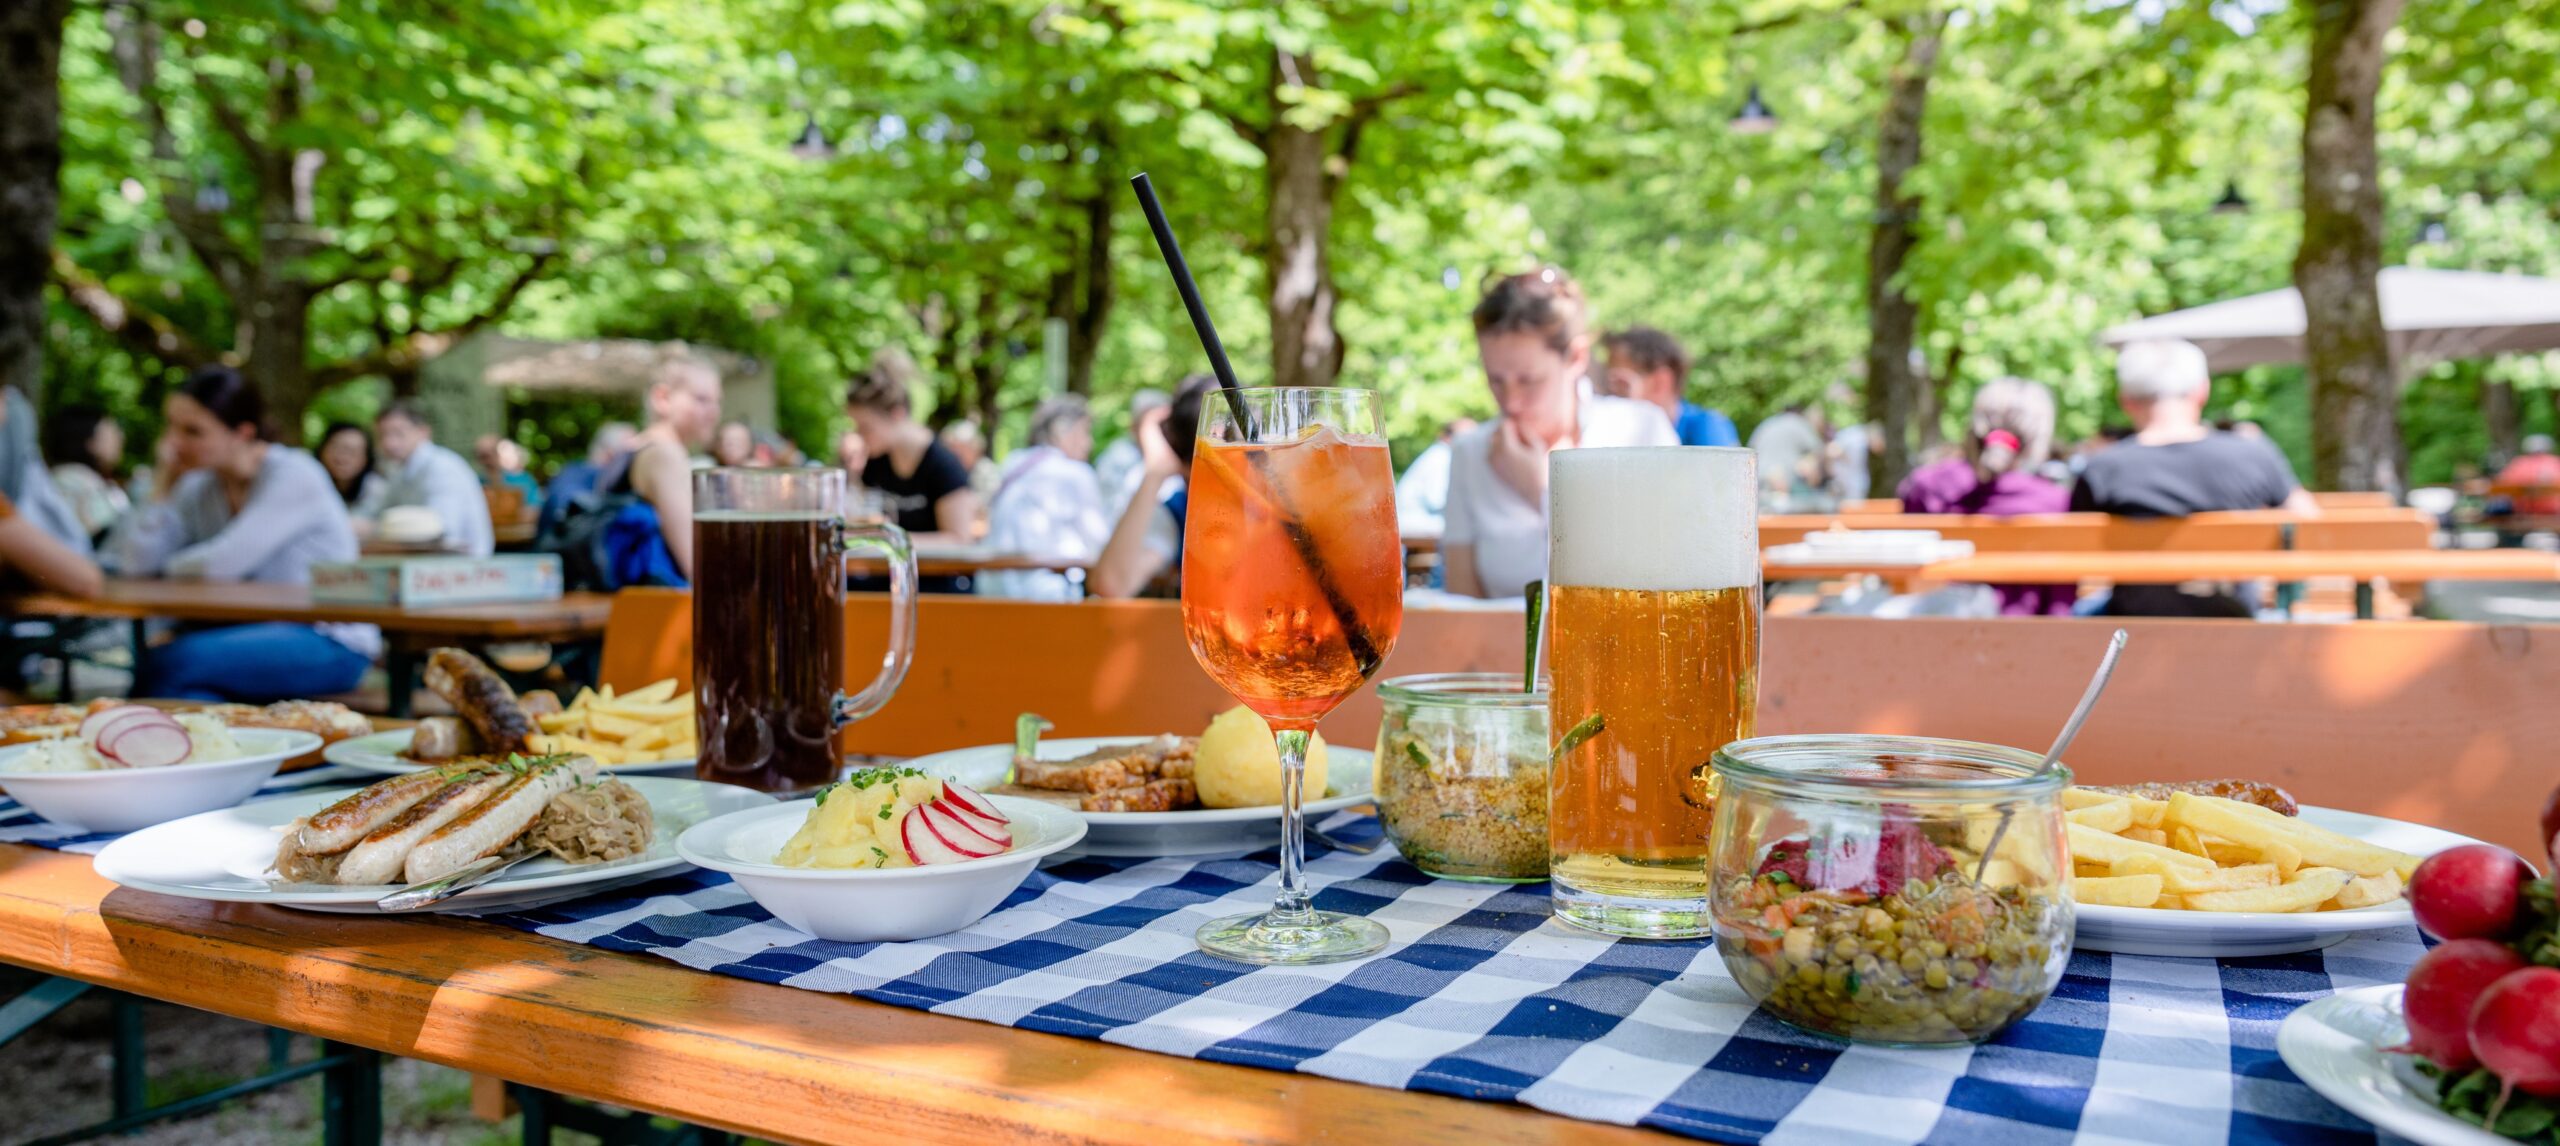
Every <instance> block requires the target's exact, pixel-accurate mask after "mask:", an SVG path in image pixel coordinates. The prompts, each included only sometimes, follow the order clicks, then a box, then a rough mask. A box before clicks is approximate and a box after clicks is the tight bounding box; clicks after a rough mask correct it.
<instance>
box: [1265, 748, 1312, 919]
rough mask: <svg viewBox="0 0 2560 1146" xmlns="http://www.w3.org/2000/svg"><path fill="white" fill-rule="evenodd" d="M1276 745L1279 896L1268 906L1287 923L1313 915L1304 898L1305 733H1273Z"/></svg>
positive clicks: (1273, 913) (1305, 897) (1305, 855)
mask: <svg viewBox="0 0 2560 1146" xmlns="http://www.w3.org/2000/svg"><path fill="white" fill-rule="evenodd" d="M1271 739H1272V741H1273V742H1274V743H1276V744H1278V745H1279V748H1280V895H1279V898H1278V899H1277V900H1276V901H1275V902H1273V903H1272V905H1271V916H1272V921H1273V922H1275V923H1281V924H1289V923H1295V922H1301V921H1304V920H1306V919H1307V918H1308V917H1310V916H1312V915H1314V914H1315V909H1314V908H1313V907H1311V906H1309V904H1308V899H1307V875H1306V870H1305V868H1306V862H1307V833H1306V812H1305V796H1306V793H1305V788H1306V778H1307V734H1306V733H1304V732H1274V733H1272V734H1271Z"/></svg>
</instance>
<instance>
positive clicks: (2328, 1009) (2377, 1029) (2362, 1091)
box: [2276, 983, 2512, 1146]
mask: <svg viewBox="0 0 2560 1146" xmlns="http://www.w3.org/2000/svg"><path fill="white" fill-rule="evenodd" d="M2400 991H2401V987H2400V984H2397V983H2385V984H2383V985H2381V986H2376V987H2359V988H2357V989H2355V990H2352V991H2340V992H2338V993H2337V994H2334V995H2329V996H2326V997H2323V998H2318V999H2313V1000H2312V1001H2310V1002H2308V1003H2305V1004H2303V1005H2301V1006H2299V1007H2296V1008H2294V1011H2293V1013H2292V1014H2290V1015H2286V1016H2285V1019H2284V1022H2283V1024H2282V1025H2280V1026H2278V1027H2277V1028H2276V1054H2277V1055H2278V1056H2280V1057H2282V1058H2283V1059H2284V1065H2285V1066H2286V1067H2287V1068H2289V1069H2291V1070H2292V1071H2293V1073H2294V1074H2296V1075H2298V1076H2300V1077H2301V1079H2302V1081H2303V1082H2304V1083H2305V1084H2307V1085H2309V1086H2310V1087H2311V1089H2313V1090H2315V1091H2318V1092H2319V1093H2320V1097H2322V1098H2326V1099H2328V1100H2329V1101H2331V1102H2334V1103H2337V1104H2338V1105H2340V1106H2342V1107H2345V1108H2346V1109H2347V1112H2348V1113H2350V1114H2353V1115H2355V1116H2356V1117H2358V1118H2362V1119H2364V1120H2365V1121H2367V1122H2370V1123H2373V1124H2374V1126H2376V1127H2378V1128H2380V1129H2382V1130H2387V1131H2389V1132H2391V1133H2392V1134H2396V1135H2398V1136H2400V1137H2402V1138H2406V1139H2408V1140H2410V1141H2412V1142H2419V1143H2424V1144H2425V1146H2512V1140H2510V1139H2507V1138H2503V1137H2500V1136H2498V1135H2496V1134H2492V1133H2490V1132H2489V1131H2487V1130H2484V1129H2482V1128H2480V1127H2478V1126H2474V1125H2472V1124H2470V1123H2468V1122H2464V1121H2463V1120H2461V1119H2459V1118H2456V1117H2454V1116H2452V1115H2450V1114H2447V1113H2445V1112H2444V1111H2443V1110H2441V1109H2438V1108H2437V1106H2436V1103H2435V1093H2436V1084H2435V1080H2433V1079H2430V1078H2428V1077H2427V1076H2425V1075H2423V1074H2420V1073H2418V1068H2417V1064H2416V1060H2415V1059H2414V1058H2412V1057H2411V1056H2409V1055H2406V1054H2394V1053H2392V1052H2390V1051H2388V1050H2385V1049H2383V1048H2385V1047H2394V1046H2399V1045H2401V1044H2402V1043H2405V1042H2407V1041H2409V1028H2408V1027H2407V1026H2406V1025H2404V1024H2403V1023H2402V1022H2401V1019H2400Z"/></svg>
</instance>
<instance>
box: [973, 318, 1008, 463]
mask: <svg viewBox="0 0 2560 1146" xmlns="http://www.w3.org/2000/svg"><path fill="white" fill-rule="evenodd" d="M1000 306H1001V300H1000V299H998V298H997V297H996V292H995V291H994V290H993V289H991V288H981V289H980V290H979V292H978V317H977V321H976V323H975V324H974V325H975V326H976V328H977V330H976V333H975V334H974V335H972V336H971V338H970V354H969V396H970V401H971V410H972V412H971V414H970V416H971V417H973V418H976V419H977V420H978V431H979V433H980V434H981V435H982V436H983V437H984V438H985V440H987V441H988V442H993V441H995V436H996V422H997V420H998V419H1000V418H1002V417H1003V416H1004V368H1005V360H1006V359H1007V358H1008V357H1009V356H1010V355H1011V353H1012V352H1011V350H1010V349H1008V347H1007V345H1006V339H1005V332H1004V330H1003V326H1004V324H1003V321H1002V320H1001V319H999V318H998V317H997V313H998V310H999V307H1000Z"/></svg>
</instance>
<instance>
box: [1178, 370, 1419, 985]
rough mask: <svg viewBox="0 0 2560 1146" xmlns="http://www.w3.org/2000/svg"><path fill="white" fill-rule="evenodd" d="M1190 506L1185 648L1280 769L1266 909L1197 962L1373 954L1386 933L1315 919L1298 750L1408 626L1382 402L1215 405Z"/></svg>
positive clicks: (1204, 416)
mask: <svg viewBox="0 0 2560 1146" xmlns="http://www.w3.org/2000/svg"><path fill="white" fill-rule="evenodd" d="M1185 496H1186V497H1187V499H1188V507H1187V512H1186V515H1185V522H1184V527H1183V542H1182V628H1183V633H1184V635H1185V636H1187V637H1188V638H1189V639H1190V641H1191V655H1192V656H1194V657H1195V658H1197V659H1198V660H1199V662H1200V667H1201V668H1202V669H1204V670H1206V671H1207V672H1208V674H1209V676H1210V677H1211V678H1212V679H1214V680H1216V681H1217V682H1218V684H1219V685H1220V686H1221V687H1223V688H1225V689H1226V690H1227V692H1228V693H1230V694H1232V695H1233V696H1234V697H1235V698H1236V700H1237V701H1239V702H1241V703H1242V704H1243V705H1244V706H1245V707H1246V708H1249V709H1252V710H1253V711H1254V712H1255V713H1257V714H1259V715H1261V717H1262V719H1263V720H1264V721H1266V722H1268V723H1269V724H1270V725H1271V734H1272V738H1273V739H1274V740H1275V741H1276V742H1277V743H1278V747H1279V752H1280V768H1281V805H1280V806H1281V813H1280V816H1281V820H1280V887H1279V894H1278V898H1277V902H1276V903H1274V904H1273V905H1272V908H1271V910H1270V911H1267V912H1257V913H1255V914H1251V915H1238V916H1232V917H1229V918H1225V919H1218V920H1213V921H1211V922H1210V923H1209V924H1207V925H1206V926H1204V927H1202V928H1201V929H1200V932H1199V935H1198V938H1199V941H1200V949H1201V950H1203V951H1206V952H1208V953H1210V954H1212V955H1217V956H1221V957H1224V958H1228V959H1234V960H1238V961H1240V962H1245V963H1331V962H1335V961H1338V960H1342V959H1356V958H1358V957H1360V956H1363V955H1367V954H1370V953H1372V952H1375V951H1377V950H1378V949H1380V948H1382V947H1384V946H1386V943H1387V929H1386V928H1385V927H1383V926H1381V925H1380V924H1378V923H1377V922H1376V921H1374V920H1371V919H1369V918H1367V917H1365V916H1357V915H1342V914H1338V913H1334V912H1326V911H1318V910H1316V909H1315V906H1314V903H1313V898H1312V896H1311V895H1310V893H1309V892H1308V889H1307V886H1306V874H1305V871H1304V870H1303V869H1304V863H1305V858H1306V842H1305V826H1304V824H1303V822H1302V820H1303V813H1302V811H1301V809H1302V807H1303V805H1304V800H1305V792H1304V790H1303V789H1304V784H1305V777H1306V753H1307V737H1308V735H1309V734H1310V733H1312V732H1314V731H1315V727H1316V721H1318V720H1319V719H1322V718H1323V716H1324V715H1325V714H1326V713H1328V712H1331V711H1333V709H1334V706H1336V705H1339V704H1341V703H1342V701H1343V699H1344V698H1345V697H1348V696H1350V695H1351V694H1352V693H1354V692H1357V691H1359V689H1360V686H1362V685H1364V684H1366V683H1368V681H1369V678H1370V677H1372V676H1375V675H1376V674H1377V671H1378V666H1379V665H1381V664H1383V663H1384V662H1385V661H1386V659H1387V652H1388V650H1390V649H1392V648H1393V647H1394V646H1395V641H1396V631H1397V629H1398V628H1399V627H1401V626H1402V625H1403V623H1404V552H1403V545H1402V541H1401V539H1400V537H1399V536H1398V534H1397V532H1396V499H1395V470H1394V467H1393V466H1392V465H1391V464H1390V463H1389V461H1388V460H1387V441H1386V438H1385V437H1384V436H1382V434H1381V433H1380V431H1379V418H1378V394H1377V392H1376V391H1374V390H1347V389H1331V388H1312V387H1309V388H1297V387H1268V388H1257V389H1250V390H1244V389H1235V390H1223V391H1219V392H1217V393H1213V394H1211V395H1210V396H1209V397H1208V398H1207V400H1206V401H1204V402H1202V403H1201V408H1200V439H1199V445H1198V447H1197V448H1196V449H1195V450H1194V451H1193V452H1192V458H1191V483H1190V486H1189V488H1188V491H1187V493H1186V495H1185Z"/></svg>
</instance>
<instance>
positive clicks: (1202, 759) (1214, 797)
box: [1192, 705, 1325, 808]
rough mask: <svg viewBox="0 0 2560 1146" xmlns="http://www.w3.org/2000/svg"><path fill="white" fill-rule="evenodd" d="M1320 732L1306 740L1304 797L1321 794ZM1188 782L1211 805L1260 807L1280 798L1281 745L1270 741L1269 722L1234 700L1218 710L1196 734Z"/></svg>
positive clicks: (1322, 761) (1205, 805)
mask: <svg viewBox="0 0 2560 1146" xmlns="http://www.w3.org/2000/svg"><path fill="white" fill-rule="evenodd" d="M1324 757H1325V750H1324V735H1323V734H1322V733H1318V734H1316V735H1315V736H1313V737H1311V738H1309V740H1308V743H1307V787H1306V798H1307V799H1309V800H1318V799H1322V798H1323V797H1324V792H1325V766H1324ZM1192 783H1193V784H1195V785H1197V786H1198V787H1199V789H1200V804H1201V806H1203V807H1209V808H1260V807H1266V806H1269V805H1273V804H1278V803H1279V802H1280V747H1279V746H1278V745H1276V744H1273V743H1272V742H1271V726H1270V725H1268V724H1265V723H1263V721H1262V718H1261V717H1259V716H1256V715H1254V714H1253V710H1252V709H1249V708H1246V707H1244V706H1243V705H1237V706H1236V707H1234V708H1231V709H1228V710H1227V711H1225V712H1221V713H1219V714H1218V718H1217V719H1215V720H1212V721H1210V722H1209V727H1208V729H1207V730H1206V731H1204V732H1202V733H1201V734H1200V747H1199V748H1198V749H1197V750H1195V751H1194V752H1193V754H1192Z"/></svg>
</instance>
